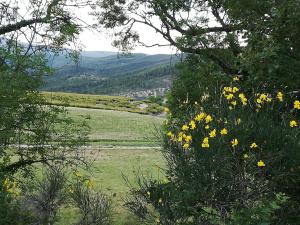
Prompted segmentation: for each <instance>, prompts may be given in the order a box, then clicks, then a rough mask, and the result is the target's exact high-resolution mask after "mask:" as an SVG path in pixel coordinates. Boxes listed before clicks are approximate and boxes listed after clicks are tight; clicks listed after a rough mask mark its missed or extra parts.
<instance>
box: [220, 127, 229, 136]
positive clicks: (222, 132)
mask: <svg viewBox="0 0 300 225" xmlns="http://www.w3.org/2000/svg"><path fill="white" fill-rule="evenodd" d="M220 134H221V135H226V134H228V130H227V129H226V128H223V129H222V130H221V131H220Z"/></svg>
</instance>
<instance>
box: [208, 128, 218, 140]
mask: <svg viewBox="0 0 300 225" xmlns="http://www.w3.org/2000/svg"><path fill="white" fill-rule="evenodd" d="M216 136H217V130H216V129H213V130H212V131H211V132H209V137H211V138H214V137H216Z"/></svg>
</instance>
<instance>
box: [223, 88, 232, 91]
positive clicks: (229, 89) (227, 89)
mask: <svg viewBox="0 0 300 225" xmlns="http://www.w3.org/2000/svg"><path fill="white" fill-rule="evenodd" d="M223 90H224V92H232V88H231V87H224V88H223Z"/></svg>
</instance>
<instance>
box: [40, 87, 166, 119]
mask: <svg viewBox="0 0 300 225" xmlns="http://www.w3.org/2000/svg"><path fill="white" fill-rule="evenodd" d="M42 95H43V96H44V97H45V99H46V101H47V103H48V104H53V105H62V106H71V107H80V108H93V109H110V110H117V111H126V112H134V113H140V114H158V113H161V112H162V111H163V107H162V106H160V105H158V104H156V103H153V102H150V101H148V100H143V101H138V100H135V99H132V98H127V97H122V96H107V95H88V94H74V93H63V92H42Z"/></svg>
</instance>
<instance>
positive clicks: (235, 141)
mask: <svg viewBox="0 0 300 225" xmlns="http://www.w3.org/2000/svg"><path fill="white" fill-rule="evenodd" d="M238 144H239V141H238V139H236V138H235V139H233V140H232V141H231V146H232V147H235V146H237V145H238Z"/></svg>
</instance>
